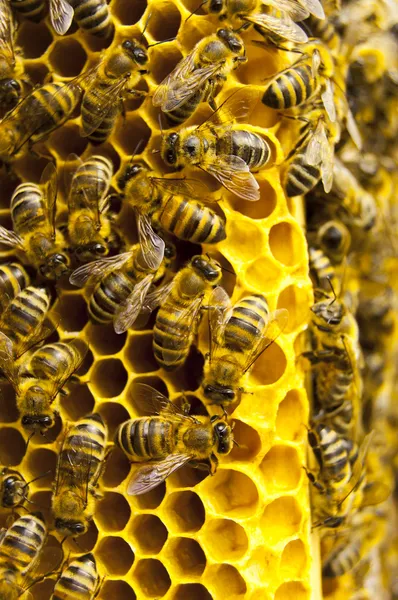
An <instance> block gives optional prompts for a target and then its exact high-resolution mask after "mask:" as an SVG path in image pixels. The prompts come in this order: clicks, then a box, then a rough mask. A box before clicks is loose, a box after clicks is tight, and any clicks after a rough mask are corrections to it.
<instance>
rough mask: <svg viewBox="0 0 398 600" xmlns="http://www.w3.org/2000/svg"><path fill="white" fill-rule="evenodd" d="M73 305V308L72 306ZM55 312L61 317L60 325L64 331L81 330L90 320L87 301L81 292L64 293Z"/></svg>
mask: <svg viewBox="0 0 398 600" xmlns="http://www.w3.org/2000/svg"><path fill="white" fill-rule="evenodd" d="M72 305H73V310H71V306H72ZM54 313H55V314H56V315H57V318H58V319H59V326H60V327H61V328H62V329H63V330H64V331H67V332H69V331H71V332H72V331H81V330H82V329H83V327H84V326H85V324H86V323H87V320H88V312H87V305H86V301H85V300H84V298H83V296H82V295H81V294H79V293H77V294H76V293H75V294H66V293H65V292H64V293H63V294H62V297H61V298H59V299H58V300H57V302H56V304H55V305H54Z"/></svg>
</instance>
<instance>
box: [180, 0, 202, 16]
mask: <svg viewBox="0 0 398 600" xmlns="http://www.w3.org/2000/svg"><path fill="white" fill-rule="evenodd" d="M180 4H182V5H183V6H185V8H186V9H187V11H188V12H190V13H194V14H195V15H205V14H206V12H205V10H204V8H203V5H202V3H200V4H198V1H197V0H180Z"/></svg>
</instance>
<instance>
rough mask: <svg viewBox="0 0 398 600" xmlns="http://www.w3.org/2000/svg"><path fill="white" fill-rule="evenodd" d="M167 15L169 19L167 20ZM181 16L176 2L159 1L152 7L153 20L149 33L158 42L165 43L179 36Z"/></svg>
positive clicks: (151, 20) (148, 29) (151, 19)
mask: <svg viewBox="0 0 398 600" xmlns="http://www.w3.org/2000/svg"><path fill="white" fill-rule="evenodd" d="M166 15H167V18H165V17H166ZM180 24H181V14H180V11H179V10H178V8H177V6H176V4H174V2H163V1H162V0H159V1H158V2H156V4H152V5H151V18H150V20H149V22H148V26H147V31H148V33H149V34H150V35H151V36H152V37H153V38H154V39H155V40H156V41H163V40H168V39H170V38H175V37H176V36H177V33H178V30H179V28H180Z"/></svg>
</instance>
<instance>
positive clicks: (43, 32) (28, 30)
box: [17, 21, 53, 58]
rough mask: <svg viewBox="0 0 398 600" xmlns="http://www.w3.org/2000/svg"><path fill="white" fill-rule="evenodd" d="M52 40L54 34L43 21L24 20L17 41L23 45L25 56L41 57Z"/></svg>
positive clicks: (19, 44)
mask: <svg viewBox="0 0 398 600" xmlns="http://www.w3.org/2000/svg"><path fill="white" fill-rule="evenodd" d="M52 41H53V40H52V35H51V33H50V31H49V29H48V27H47V26H46V24H45V23H44V22H43V21H42V22H41V23H33V22H32V21H23V22H22V23H21V26H20V27H19V29H18V36H17V43H18V46H21V48H22V50H23V53H24V56H25V58H39V57H41V56H42V55H43V54H44V53H45V52H46V50H47V48H48V47H49V46H50V44H51V42H52Z"/></svg>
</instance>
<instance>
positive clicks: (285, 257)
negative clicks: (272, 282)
mask: <svg viewBox="0 0 398 600" xmlns="http://www.w3.org/2000/svg"><path fill="white" fill-rule="evenodd" d="M269 247H270V249H271V252H272V254H273V255H274V256H275V258H276V260H279V262H280V263H282V264H283V265H286V266H287V267H290V266H292V265H296V264H297V263H299V262H301V261H302V260H303V259H304V258H305V253H306V242H305V237H304V234H303V232H302V231H301V229H300V228H299V226H298V225H297V223H295V222H294V223H288V222H286V221H282V222H281V223H277V224H276V225H274V226H273V227H272V228H271V230H270V232H269Z"/></svg>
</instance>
